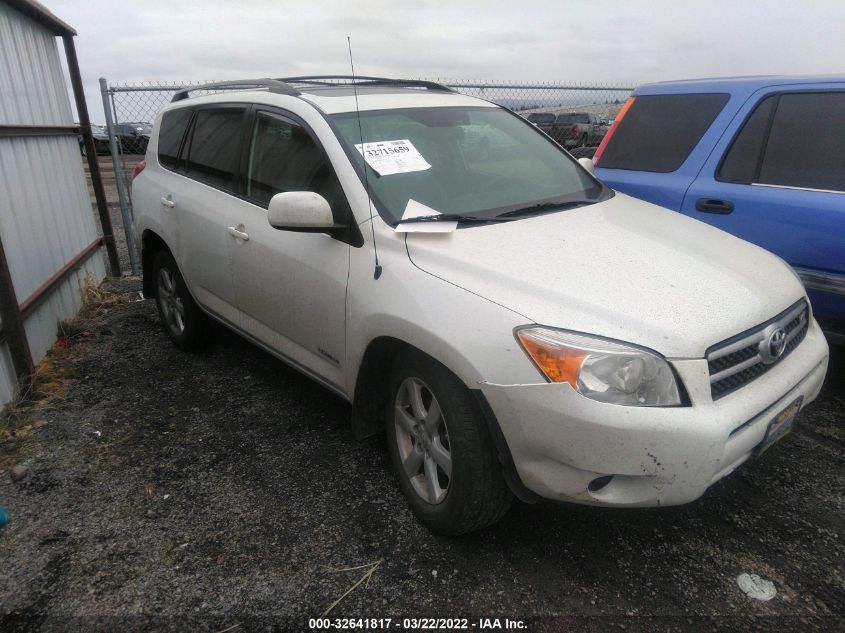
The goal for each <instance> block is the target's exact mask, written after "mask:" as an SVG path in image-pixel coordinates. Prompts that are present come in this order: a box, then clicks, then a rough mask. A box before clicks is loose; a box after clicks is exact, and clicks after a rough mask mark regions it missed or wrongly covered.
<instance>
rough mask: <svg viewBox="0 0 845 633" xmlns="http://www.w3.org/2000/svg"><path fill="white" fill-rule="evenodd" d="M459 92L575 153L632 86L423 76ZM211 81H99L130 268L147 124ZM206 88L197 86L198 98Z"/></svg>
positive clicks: (595, 139) (102, 146)
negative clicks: (180, 95) (136, 179)
mask: <svg viewBox="0 0 845 633" xmlns="http://www.w3.org/2000/svg"><path fill="white" fill-rule="evenodd" d="M426 81H435V82H437V83H440V84H443V85H445V86H448V87H449V88H451V89H453V90H455V91H457V92H460V93H462V94H465V95H468V96H472V97H479V98H481V99H486V100H488V101H492V102H494V103H497V104H499V105H502V106H505V107H507V108H510V109H511V110H513V111H515V112H517V113H518V114H520V115H521V116H523V117H525V118H526V119H528V120H529V121H531V122H532V123H534V124H535V125H537V126H538V127H539V128H541V129H543V130H544V131H545V132H547V133H548V134H550V135H551V136H552V137H553V138H554V139H555V140H557V141H558V142H559V143H560V144H561V145H563V146H564V147H566V148H567V149H568V150H570V151H571V152H572V153H573V155H575V156H592V152H593V151H594V150H595V146H596V145H598V144H599V142H600V141H601V139H602V138H603V137H604V135H605V134H606V133H607V130H608V129H609V127H610V125H611V123H612V121H613V119H614V118H615V116H616V114H617V113H618V112H619V110H620V109H621V108H622V105H623V104H624V103H625V100H626V99H627V98H628V97H629V96H630V94H631V91H632V90H633V86H629V85H622V84H598V83H589V84H587V83H584V84H582V83H521V82H504V81H468V80H451V79H427V80H426ZM208 83H214V82H213V80H209V81H190V82H166V81H155V82H138V83H114V84H109V83H108V82H107V81H106V80H105V79H101V80H100V88H101V92H102V97H103V108H104V113H105V116H106V124H107V125H106V127H107V131H108V136H106V137H105V138H100V139H99V140H98V142H97V150H98V153H102V154H104V155H108V154H111V157H112V161H113V164H114V169H115V175H116V180H117V181H118V182H117V183H116V185H117V186H116V187H115V189H114V191H113V192H112V191H108V192H107V193H112V194H113V195H116V196H117V197H118V200H116V201H115V200H112V201H111V202H112V203H119V205H120V207H121V211H122V216H123V218H126V219H127V222H125V223H124V225H125V226H126V225H128V229H129V230H127V231H126V234H127V241H128V242H130V243H129V244H128V246H129V253H130V258H131V264H132V268H133V271H134V272H137V265H138V259H137V254H135V253H134V252H133V250H132V244H131V239H130V236H131V218H132V207H131V204H132V203H131V200H130V199H129V196H128V193H127V192H128V191H129V187H128V183H129V179H130V177H131V173H132V170H133V168H134V167H135V165H136V164H137V163H138V162H140V161H141V159H142V158H143V154H144V153H145V151H146V147H147V142H148V141H149V137H150V132H151V130H152V123H153V122H154V121H155V119H156V116H157V115H158V113H159V112H160V111H161V110H162V108H164V107H165V106H166V105H167V104H168V103H170V101H171V99H172V98H173V95H174V94H176V92H178V91H179V90H184V89H186V88H190V87H192V86H201V85H203V84H208ZM208 93H209V91H202V90H197V91H195V92H193V93H192V94H193V95H194V96H198V95H201V94H208Z"/></svg>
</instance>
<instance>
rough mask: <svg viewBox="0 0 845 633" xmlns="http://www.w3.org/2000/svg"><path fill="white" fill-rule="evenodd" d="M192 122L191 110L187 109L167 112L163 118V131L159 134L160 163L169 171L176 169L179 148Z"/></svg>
mask: <svg viewBox="0 0 845 633" xmlns="http://www.w3.org/2000/svg"><path fill="white" fill-rule="evenodd" d="M190 120H191V110H188V109H187V108H182V109H180V110H172V111H170V112H165V113H164V116H162V117H161V129H160V130H159V133H158V162H159V163H161V164H162V165H163V166H165V167H167V168H168V169H176V163H177V162H178V161H179V148H180V147H181V145H182V139H183V138H184V137H185V130H186V129H187V128H188V122H189V121H190Z"/></svg>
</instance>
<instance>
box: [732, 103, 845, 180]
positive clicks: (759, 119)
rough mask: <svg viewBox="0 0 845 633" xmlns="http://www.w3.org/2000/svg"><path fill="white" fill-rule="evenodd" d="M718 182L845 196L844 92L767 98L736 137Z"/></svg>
mask: <svg viewBox="0 0 845 633" xmlns="http://www.w3.org/2000/svg"><path fill="white" fill-rule="evenodd" d="M717 178H718V179H719V180H722V181H728V182H736V183H743V184H750V183H758V184H766V185H780V186H786V187H798V188H802V189H824V190H830V191H845V93H842V92H829V93H795V94H778V95H772V96H770V97H766V98H765V99H764V100H763V101H761V102H760V104H759V105H758V106H757V108H756V109H755V110H754V112H753V113H752V114H751V116H750V117H749V118H748V120H747V121H746V122H745V124H744V125H743V127H742V130H741V131H740V132H739V134H738V135H737V136H736V139H735V140H734V142H733V144H732V145H731V147H730V149H729V150H728V152H727V154H726V155H725V158H724V160H723V161H722V165H721V167H720V168H719V171H718V174H717Z"/></svg>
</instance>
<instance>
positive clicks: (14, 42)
mask: <svg viewBox="0 0 845 633" xmlns="http://www.w3.org/2000/svg"><path fill="white" fill-rule="evenodd" d="M73 123H74V122H73V118H72V114H71V107H70V98H69V96H68V91H67V87H66V84H65V79H64V75H63V73H62V67H61V64H60V61H59V53H58V47H57V41H56V37H55V36H54V35H53V33H52V32H50V31H49V30H47V29H46V28H44V27H42V26H40V25H39V24H37V23H35V22H33V21H32V20H31V19H29V18H27V17H25V16H23V15H22V14H20V13H18V12H17V11H15V10H13V9H11V8H10V7H8V6H6V5H5V4H4V3H2V2H0V125H73ZM0 236H2V238H3V246H4V248H5V250H6V257H7V260H8V263H9V270H10V273H11V275H12V279H13V280H14V285H15V293H16V294H17V298H18V302H23V301H24V300H25V299H26V298H27V297H29V296H30V295H31V294H32V293H33V291H35V290H36V289H37V288H38V287H39V286H41V284H43V283H44V282H45V281H47V279H49V278H50V277H51V276H52V275H53V274H55V273H56V272H57V271H58V270H59V269H61V268H62V266H64V265H65V264H66V263H67V262H69V261H70V260H71V259H73V258H74V257H75V256H76V255H78V254H79V253H80V252H81V251H82V250H83V249H84V248H85V247H86V246H88V245H89V244H90V243H91V242H92V241H94V240H95V239H96V238H97V227H96V225H95V223H94V216H93V213H92V209H91V199H90V197H89V195H88V188H87V185H86V181H85V174H84V172H83V169H82V160H81V157H80V152H79V143H78V141H77V139H76V138H75V137H73V136H52V137H17V138H0ZM103 277H105V267H104V264H103V261H102V258H100V257H92V258H90V259H88V260H87V262H86V263H85V264H84V265H83V266H82V267H81V268H80V269H79V270H78V271H77V272H76V273H75V274H74V275H72V276H71V277H69V278H68V279H67V280H66V281H65V282H64V283H63V284H62V286H61V287H60V289H59V290H57V291H56V292H54V293H53V294H52V295H51V297H50V298H49V299H48V300H47V301H45V302H44V303H43V304H42V305H41V306H40V307H39V308H38V309H37V310H36V311H35V312H34V313H33V314H32V315H31V316H30V317H29V318H28V319H27V321H26V331H27V335H28V337H29V345H30V349H31V350H32V356H33V360H34V361H35V362H36V363H37V362H38V361H39V360H40V359H41V358H42V357H43V356H44V354H45V352H46V351H47V350H48V349H49V348H50V346H51V345H52V344H53V342H54V341H55V338H56V324H57V322H58V321H59V320H61V319H67V318H69V317H71V316H73V315H74V314H75V313H76V312H77V311H78V310H79V308H80V306H81V294H80V288H81V287H82V285H83V284H84V282H85V279H86V278H91V279H92V280H93V281H94V282H96V283H99V282H100V281H102V279H103ZM14 389H15V374H14V372H13V371H12V367H11V362H10V360H9V357H8V350H7V349H6V346H5V345H3V346H0V405H2V404H3V403H5V402H7V401H8V400H9V399H10V397H12V394H13V393H14Z"/></svg>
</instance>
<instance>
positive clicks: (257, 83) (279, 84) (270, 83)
mask: <svg viewBox="0 0 845 633" xmlns="http://www.w3.org/2000/svg"><path fill="white" fill-rule="evenodd" d="M251 88H259V89H261V88H266V89H267V90H268V91H269V92H275V93H277V94H283V95H290V96H292V97H296V96H298V95H299V94H300V92H299V90H296V89H295V88H293V87H292V86H289V85H288V84H286V83H285V82H284V80H279V79H269V78H268V79H237V80H234V81H219V82H215V83H210V84H200V85H198V86H190V87H189V88H184V89H183V90H180V91H178V92H177V93H176V94H174V95H173V98H172V99H171V100H170V101H171V103H172V102H175V101H182V100H183V99H187V98H188V97H189V96H190V93H192V92H195V91H197V90H227V89H235V90H237V89H241V90H249V89H251Z"/></svg>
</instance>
